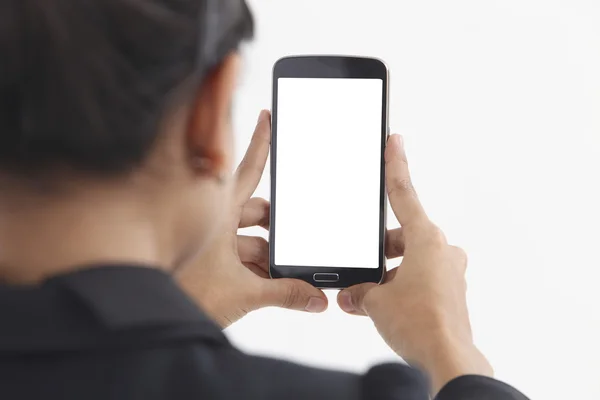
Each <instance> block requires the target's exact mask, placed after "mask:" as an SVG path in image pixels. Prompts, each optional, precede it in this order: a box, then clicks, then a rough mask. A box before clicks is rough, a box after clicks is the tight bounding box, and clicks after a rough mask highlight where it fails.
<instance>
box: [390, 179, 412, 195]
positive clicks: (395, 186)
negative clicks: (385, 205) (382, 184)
mask: <svg viewBox="0 0 600 400" xmlns="http://www.w3.org/2000/svg"><path fill="white" fill-rule="evenodd" d="M392 193H401V194H404V195H406V194H410V195H414V194H415V188H414V186H413V184H412V181H411V180H410V177H408V176H396V177H394V178H392V180H391V182H390V186H389V187H388V194H390V195H391V194H392Z"/></svg>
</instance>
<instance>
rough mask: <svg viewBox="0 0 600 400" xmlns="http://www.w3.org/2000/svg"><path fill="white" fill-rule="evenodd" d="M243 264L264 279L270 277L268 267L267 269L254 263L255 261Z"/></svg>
mask: <svg viewBox="0 0 600 400" xmlns="http://www.w3.org/2000/svg"><path fill="white" fill-rule="evenodd" d="M242 264H243V265H244V267H246V268H248V269H249V270H250V271H252V272H254V274H255V275H258V276H259V277H261V278H264V279H269V278H270V276H269V271H268V269H267V270H266V271H265V270H264V268H262V267H260V266H258V265H256V264H253V263H245V262H243V263H242Z"/></svg>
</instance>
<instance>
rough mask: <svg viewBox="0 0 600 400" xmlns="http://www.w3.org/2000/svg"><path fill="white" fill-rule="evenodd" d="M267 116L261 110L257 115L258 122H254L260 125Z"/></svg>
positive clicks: (266, 112)
mask: <svg viewBox="0 0 600 400" xmlns="http://www.w3.org/2000/svg"><path fill="white" fill-rule="evenodd" d="M268 114H269V113H268V111H267V110H261V112H260V114H258V121H256V123H257V124H260V123H261V122H262V121H263V120H265V119H266V118H267V115H268Z"/></svg>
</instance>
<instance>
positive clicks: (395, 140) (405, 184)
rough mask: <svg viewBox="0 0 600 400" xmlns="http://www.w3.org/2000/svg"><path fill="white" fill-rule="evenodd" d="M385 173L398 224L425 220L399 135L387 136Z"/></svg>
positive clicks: (404, 224)
mask: <svg viewBox="0 0 600 400" xmlns="http://www.w3.org/2000/svg"><path fill="white" fill-rule="evenodd" d="M385 174H386V184H387V190H388V197H389V199H390V204H391V206H392V209H393V210H394V214H396V218H398V222H400V225H402V226H406V225H409V224H411V223H415V222H419V221H422V220H426V219H427V216H426V215H425V211H424V210H423V207H422V206H421V202H420V201H419V199H418V197H417V193H416V192H415V189H414V187H413V185H412V181H411V179H410V173H409V171H408V162H407V160H406V154H405V153H404V146H403V143H402V138H401V136H400V135H392V136H390V137H389V139H388V142H387V146H386V149H385Z"/></svg>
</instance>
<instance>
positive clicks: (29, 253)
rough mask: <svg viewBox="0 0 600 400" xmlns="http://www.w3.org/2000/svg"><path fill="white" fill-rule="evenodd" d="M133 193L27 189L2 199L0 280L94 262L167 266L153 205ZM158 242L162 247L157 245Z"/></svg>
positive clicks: (33, 279)
mask: <svg viewBox="0 0 600 400" xmlns="http://www.w3.org/2000/svg"><path fill="white" fill-rule="evenodd" d="M140 203H141V202H140V201H139V200H138V199H137V197H134V196H131V197H128V196H126V195H123V194H120V193H114V192H111V191H110V189H106V188H102V189H101V190H87V191H85V192H83V193H79V194H78V195H77V196H70V197H68V199H67V200H65V199H64V198H60V199H59V198H56V199H55V198H45V197H41V198H40V197H39V196H35V195H31V194H22V195H10V198H6V197H3V198H2V199H1V200H0V281H3V282H6V283H10V284H35V283H38V282H41V281H43V280H45V279H47V278H48V277H51V276H53V275H58V274H62V273H67V272H72V271H74V270H77V269H80V268H84V267H89V266H90V265H92V264H99V263H103V264H107V263H132V264H140V265H148V266H168V265H169V264H170V263H171V262H172V257H171V256H172V254H171V255H170V254H168V253H169V252H168V251H167V249H166V248H165V246H164V243H165V240H164V239H165V238H164V237H161V235H160V234H159V232H164V230H161V229H160V225H161V224H160V217H159V216H158V215H157V213H156V212H154V211H156V207H154V208H153V209H151V208H152V207H151V206H150V204H140ZM161 245H162V246H161Z"/></svg>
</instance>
